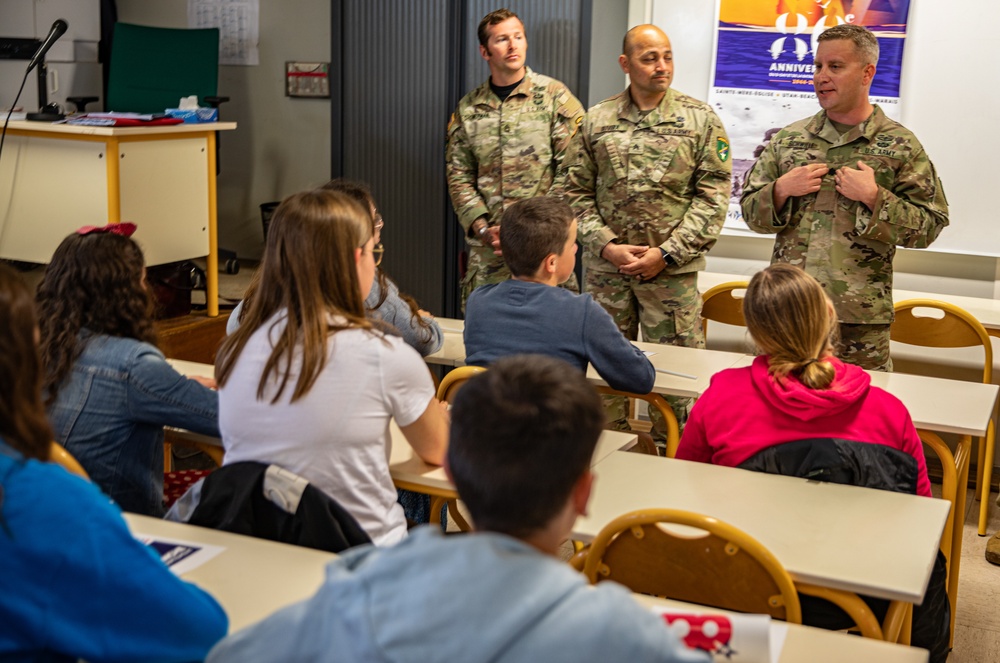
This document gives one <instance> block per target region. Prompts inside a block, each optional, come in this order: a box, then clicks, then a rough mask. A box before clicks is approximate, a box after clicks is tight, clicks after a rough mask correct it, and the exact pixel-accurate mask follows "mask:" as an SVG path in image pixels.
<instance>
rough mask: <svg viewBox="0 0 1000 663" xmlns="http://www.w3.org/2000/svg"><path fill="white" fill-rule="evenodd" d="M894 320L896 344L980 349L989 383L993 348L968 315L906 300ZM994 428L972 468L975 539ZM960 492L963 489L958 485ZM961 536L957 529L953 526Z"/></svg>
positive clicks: (983, 520) (983, 510) (985, 516)
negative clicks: (937, 313)
mask: <svg viewBox="0 0 1000 663" xmlns="http://www.w3.org/2000/svg"><path fill="white" fill-rule="evenodd" d="M895 309H896V319H895V321H894V322H893V323H892V326H891V327H890V338H891V339H892V340H893V341H897V342H899V343H906V344H908V345H917V346H921V347H933V348H967V347H975V346H982V348H983V353H984V359H983V384H990V383H991V382H992V381H993V345H992V344H991V342H990V337H989V335H988V334H987V333H986V329H985V328H984V327H983V325H982V324H981V323H980V322H979V321H978V320H976V318H975V317H973V316H972V314H970V313H969V312H967V311H965V310H963V309H961V308H959V307H957V306H954V305H952V304H948V303H947V302H941V301H937V300H933V299H907V300H906V301H902V302H898V303H897V304H896V306H895ZM915 309H934V310H937V311H940V312H942V313H943V317H941V318H936V317H931V316H927V315H918V314H917V313H915V312H914V311H915ZM995 438H996V429H995V427H994V423H993V419H992V418H991V419H990V423H989V428H988V429H987V432H986V438H985V439H980V440H979V456H978V462H977V466H976V495H977V497H978V499H979V536H986V524H987V521H988V520H989V508H990V499H989V498H990V481H991V479H992V474H993V456H994V446H995ZM959 489H960V490H964V486H959ZM956 532H957V535H958V536H959V537H961V527H960V526H958V527H956Z"/></svg>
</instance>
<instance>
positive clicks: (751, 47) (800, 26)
mask: <svg viewBox="0 0 1000 663" xmlns="http://www.w3.org/2000/svg"><path fill="white" fill-rule="evenodd" d="M909 8H910V0H717V2H716V30H715V48H714V51H713V62H712V80H711V85H710V87H709V93H708V103H710V104H711V105H712V107H713V108H714V109H715V112H716V113H718V114H719V117H720V118H721V119H722V122H723V124H725V126H726V131H727V132H728V133H729V142H730V144H731V146H732V156H733V196H732V199H731V201H730V205H729V213H728V214H727V216H726V224H725V227H726V228H727V229H729V230H735V231H743V232H747V233H749V232H751V231H750V230H749V229H748V228H747V226H746V224H744V223H743V215H742V213H741V212H740V204H739V203H740V194H741V193H742V190H743V176H744V174H745V173H746V171H747V170H749V169H750V166H752V165H753V162H754V159H755V158H756V157H757V155H759V154H760V152H761V151H762V150H763V149H764V145H765V144H766V143H767V141H768V140H769V139H770V138H771V136H772V135H773V134H774V133H775V132H776V131H777V130H779V129H781V128H782V127H784V126H786V125H788V124H791V123H792V122H795V121H796V120H800V119H802V118H805V117H809V116H811V115H814V114H816V113H817V112H819V110H820V108H819V104H818V103H817V101H816V95H815V94H814V93H813V85H812V74H813V54H814V53H815V52H816V46H817V39H818V37H819V35H820V34H821V33H822V32H823V31H824V30H826V29H828V28H831V27H833V26H835V25H839V24H841V23H855V24H857V25H863V26H865V27H866V28H868V29H869V30H871V31H872V32H874V33H875V35H876V37H877V38H878V43H879V51H880V52H879V61H878V66H877V67H876V72H875V79H874V80H873V81H872V87H871V100H872V103H876V104H878V105H879V106H880V107H881V108H882V110H883V111H884V112H885V114H886V115H888V116H889V117H891V118H893V119H896V120H898V119H899V112H900V106H899V101H900V100H899V83H900V73H901V71H902V64H903V44H904V43H905V40H906V19H907V15H908V13H909Z"/></svg>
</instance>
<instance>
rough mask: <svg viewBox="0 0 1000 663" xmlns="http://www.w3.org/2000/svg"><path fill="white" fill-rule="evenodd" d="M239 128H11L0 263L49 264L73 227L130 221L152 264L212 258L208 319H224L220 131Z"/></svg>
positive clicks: (1, 190)
mask: <svg viewBox="0 0 1000 663" xmlns="http://www.w3.org/2000/svg"><path fill="white" fill-rule="evenodd" d="M235 128H236V123H235V122H212V123H206V124H178V125H170V126H151V127H88V126H74V125H68V124H49V123H45V122H27V121H19V122H11V123H10V125H9V126H8V128H7V141H6V144H5V146H4V156H3V160H2V161H0V258H8V259H12V260H25V261H29V262H40V263H47V262H48V261H49V260H50V259H51V257H52V253H53V252H54V251H55V249H56V247H57V246H58V245H59V243H60V242H61V241H62V239H63V238H64V237H65V236H66V235H68V234H70V233H71V232H73V231H75V230H76V229H77V228H79V227H81V226H86V225H93V226H102V225H104V224H105V223H108V222H111V223H117V222H119V221H131V222H133V223H135V224H137V225H138V230H137V231H136V234H135V235H134V237H135V240H136V241H137V242H138V243H139V244H140V246H142V249H143V253H144V254H145V257H146V264H147V265H159V264H163V263H169V262H175V261H179V260H187V259H189V258H198V257H201V256H206V255H207V257H208V267H207V270H206V272H207V281H208V283H207V297H208V299H207V302H208V314H209V315H210V316H216V315H218V314H219V269H218V253H217V248H218V233H217V227H216V226H217V216H216V181H215V166H216V159H215V145H216V136H215V132H217V131H231V130H233V129H235Z"/></svg>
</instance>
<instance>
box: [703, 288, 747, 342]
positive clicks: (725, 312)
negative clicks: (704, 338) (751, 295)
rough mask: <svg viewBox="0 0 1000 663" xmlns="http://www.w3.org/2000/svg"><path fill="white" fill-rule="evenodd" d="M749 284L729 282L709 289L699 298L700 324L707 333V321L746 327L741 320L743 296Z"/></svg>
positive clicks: (744, 321)
mask: <svg viewBox="0 0 1000 663" xmlns="http://www.w3.org/2000/svg"><path fill="white" fill-rule="evenodd" d="M748 285H749V282H747V281H730V282H729V283H720V284H719V285H717V286H714V287H712V288H709V289H708V290H706V291H705V292H704V294H702V296H701V324H702V327H703V328H704V330H705V333H706V334H707V333H708V321H709V320H714V321H716V322H721V323H723V324H727V325H733V326H736V327H746V326H747V323H746V320H744V319H743V294H744V293H745V292H746V289H747V286H748Z"/></svg>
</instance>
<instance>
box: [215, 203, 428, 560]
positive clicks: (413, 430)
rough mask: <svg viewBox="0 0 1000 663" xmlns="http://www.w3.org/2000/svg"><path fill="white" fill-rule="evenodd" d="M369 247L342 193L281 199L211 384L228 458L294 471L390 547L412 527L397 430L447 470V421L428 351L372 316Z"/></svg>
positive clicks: (368, 231) (364, 220)
mask: <svg viewBox="0 0 1000 663" xmlns="http://www.w3.org/2000/svg"><path fill="white" fill-rule="evenodd" d="M374 244H375V242H374V236H373V227H372V219H371V214H370V212H369V210H366V209H364V208H363V207H362V206H361V205H359V204H358V203H357V202H355V201H354V200H352V199H351V198H350V197H348V196H346V195H344V194H342V193H337V192H332V191H326V190H322V189H317V190H314V191H306V192H302V193H298V194H295V195H292V196H289V197H288V198H286V199H285V200H284V201H282V203H281V205H279V206H278V208H277V210H275V213H274V217H273V219H272V222H271V229H270V232H269V233H268V237H267V245H266V248H265V251H264V258H263V260H262V262H261V266H260V268H259V272H258V277H257V278H256V280H255V284H256V287H255V290H254V292H253V296H252V297H250V298H249V299H248V300H247V302H246V306H247V308H246V311H245V312H244V314H243V319H242V321H241V323H240V326H239V328H238V329H237V330H236V331H235V332H234V333H233V334H231V335H230V336H229V337H227V338H226V340H225V341H224V342H223V345H222V348H221V349H220V350H219V354H218V359H217V364H216V377H217V379H218V382H219V405H220V412H219V415H220V416H219V421H220V428H221V430H222V439H223V444H224V446H225V449H226V457H225V462H226V463H227V464H230V463H236V462H239V461H258V462H264V463H271V464H275V465H278V466H280V467H283V468H285V469H287V470H289V471H291V472H294V473H296V474H298V475H299V476H302V477H304V478H305V479H307V480H308V481H309V482H310V483H312V484H313V485H314V486H316V487H317V488H319V489H320V490H323V491H324V492H326V493H327V494H328V495H330V496H331V497H333V498H334V499H336V500H337V501H338V502H339V503H340V504H341V505H342V506H343V507H344V508H345V509H347V511H348V512H350V513H351V515H353V516H354V517H355V518H356V519H357V521H358V522H359V523H360V524H361V526H362V527H363V528H364V529H365V531H367V532H368V534H369V535H370V536H371V537H372V540H374V541H375V542H376V543H379V544H388V543H394V542H396V541H398V540H400V539H401V538H402V537H403V536H405V533H406V521H405V518H404V517H403V511H402V508H401V507H400V506H399V504H398V503H397V502H396V491H395V488H394V487H393V484H392V480H391V478H390V476H389V467H388V452H389V443H390V440H389V422H390V420H391V419H393V418H395V419H396V421H397V423H398V424H399V425H400V427H401V428H402V431H403V434H404V435H405V436H406V439H407V441H409V443H410V444H411V445H412V446H413V448H414V450H415V451H416V452H417V454H418V455H420V456H421V457H422V458H423V459H424V460H426V461H427V462H430V463H436V464H440V463H441V462H442V460H443V458H444V451H445V447H446V444H447V419H446V416H445V413H444V410H443V409H442V408H441V406H440V405H439V403H438V402H437V400H436V399H435V398H434V385H433V383H432V382H431V379H430V374H429V373H428V371H427V367H426V366H425V365H424V363H423V361H422V360H421V358H420V356H419V355H418V354H417V353H416V352H415V351H414V350H413V349H412V348H410V347H409V346H408V345H406V344H405V343H404V342H403V341H402V339H400V338H399V337H397V336H393V335H387V334H385V333H384V332H382V331H381V330H380V329H379V328H378V327H377V326H376V325H375V324H373V322H372V321H371V320H370V319H369V318H368V316H367V312H366V309H365V304H364V301H365V298H366V297H367V296H368V294H369V292H370V290H371V287H372V282H373V280H374V278H375V256H374V252H373V249H374Z"/></svg>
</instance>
